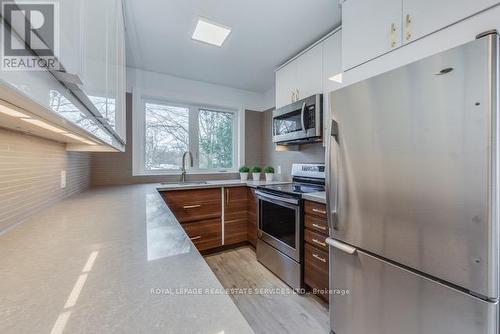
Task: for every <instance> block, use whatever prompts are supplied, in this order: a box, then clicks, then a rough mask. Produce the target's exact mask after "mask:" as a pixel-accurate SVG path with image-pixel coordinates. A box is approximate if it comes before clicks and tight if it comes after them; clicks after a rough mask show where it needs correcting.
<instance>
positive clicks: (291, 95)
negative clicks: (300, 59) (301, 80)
mask: <svg viewBox="0 0 500 334" xmlns="http://www.w3.org/2000/svg"><path fill="white" fill-rule="evenodd" d="M296 82H297V63H296V62H293V61H292V62H290V63H288V64H286V65H285V66H283V67H282V68H280V69H279V70H278V71H276V108H281V107H283V106H286V105H287V104H290V103H292V102H293V101H294V100H295V94H296V92H295V89H296V85H295V84H296Z"/></svg>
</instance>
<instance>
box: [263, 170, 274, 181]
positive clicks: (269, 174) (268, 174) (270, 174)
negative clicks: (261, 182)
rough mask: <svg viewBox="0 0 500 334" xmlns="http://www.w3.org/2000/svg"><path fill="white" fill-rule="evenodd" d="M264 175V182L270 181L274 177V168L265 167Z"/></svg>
mask: <svg viewBox="0 0 500 334" xmlns="http://www.w3.org/2000/svg"><path fill="white" fill-rule="evenodd" d="M264 173H266V181H272V180H273V176H274V168H273V167H271V166H267V167H266V168H264Z"/></svg>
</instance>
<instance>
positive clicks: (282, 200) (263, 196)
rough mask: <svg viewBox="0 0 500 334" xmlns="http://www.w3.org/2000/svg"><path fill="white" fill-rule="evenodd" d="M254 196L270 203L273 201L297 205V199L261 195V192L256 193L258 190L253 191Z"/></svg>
mask: <svg viewBox="0 0 500 334" xmlns="http://www.w3.org/2000/svg"><path fill="white" fill-rule="evenodd" d="M255 195H257V196H258V197H259V198H262V199H263V200H271V201H273V200H274V201H279V202H285V203H290V204H294V205H299V200H298V199H293V198H286V197H280V196H275V195H271V194H268V193H263V192H262V191H258V190H256V191H255Z"/></svg>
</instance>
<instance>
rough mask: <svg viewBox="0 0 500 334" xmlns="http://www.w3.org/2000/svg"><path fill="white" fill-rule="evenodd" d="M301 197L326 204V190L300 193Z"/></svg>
mask: <svg viewBox="0 0 500 334" xmlns="http://www.w3.org/2000/svg"><path fill="white" fill-rule="evenodd" d="M302 198H303V199H306V200H308V201H313V202H318V203H323V204H326V192H324V191H319V192H317V193H308V194H302Z"/></svg>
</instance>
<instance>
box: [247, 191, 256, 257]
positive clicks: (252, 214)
mask: <svg viewBox="0 0 500 334" xmlns="http://www.w3.org/2000/svg"><path fill="white" fill-rule="evenodd" d="M247 192H248V200H247V213H248V222H247V238H248V242H250V243H251V244H252V245H253V246H254V247H257V197H256V196H255V189H253V188H248V189H247Z"/></svg>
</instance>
